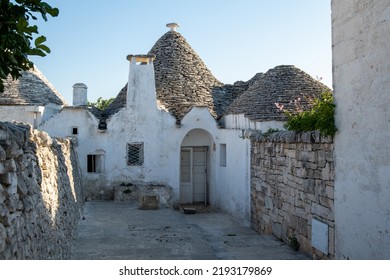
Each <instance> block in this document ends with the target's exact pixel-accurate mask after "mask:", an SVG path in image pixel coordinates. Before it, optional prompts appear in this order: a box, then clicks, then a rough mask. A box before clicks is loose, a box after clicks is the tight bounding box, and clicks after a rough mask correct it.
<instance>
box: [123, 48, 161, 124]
mask: <svg viewBox="0 0 390 280" xmlns="http://www.w3.org/2000/svg"><path fill="white" fill-rule="evenodd" d="M155 58H156V57H155V56H154V55H128V56H127V60H129V61H130V70H129V80H128V85H127V108H130V109H131V110H132V111H135V110H136V112H137V113H138V114H139V115H146V116H147V115H150V114H154V112H155V111H156V108H157V101H156V82H155V78H154V66H153V61H154V59H155Z"/></svg>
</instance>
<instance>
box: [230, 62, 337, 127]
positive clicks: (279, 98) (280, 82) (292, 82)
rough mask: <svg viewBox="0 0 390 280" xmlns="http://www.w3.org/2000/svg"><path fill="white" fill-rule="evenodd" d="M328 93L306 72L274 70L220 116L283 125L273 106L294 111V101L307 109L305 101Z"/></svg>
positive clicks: (284, 68)
mask: <svg viewBox="0 0 390 280" xmlns="http://www.w3.org/2000/svg"><path fill="white" fill-rule="evenodd" d="M325 90H330V89H329V88H328V87H326V86H325V85H324V84H322V83H321V82H319V81H317V80H315V79H313V78H312V77H311V76H310V75H309V74H307V73H306V72H304V71H302V70H300V69H298V68H296V67H295V66H292V65H281V66H276V67H275V68H273V69H270V70H268V71H267V72H266V73H265V74H264V75H262V76H261V77H260V78H259V79H257V80H256V81H255V82H254V83H253V84H252V85H251V86H250V87H249V88H248V89H247V90H246V91H245V92H244V93H242V94H241V95H240V96H239V97H238V98H237V99H236V100H234V101H233V103H232V104H231V105H230V106H229V107H228V108H227V109H226V111H225V113H224V115H228V114H244V115H245V116H246V117H247V118H249V119H251V120H253V121H268V120H277V121H285V120H286V117H285V115H284V114H282V113H281V112H279V111H278V109H277V107H276V105H275V103H279V104H281V105H284V108H286V109H289V110H290V109H294V100H297V99H298V98H301V104H302V106H303V107H304V108H305V107H307V106H308V102H307V97H313V96H317V97H318V96H319V95H320V94H321V93H322V92H323V91H325Z"/></svg>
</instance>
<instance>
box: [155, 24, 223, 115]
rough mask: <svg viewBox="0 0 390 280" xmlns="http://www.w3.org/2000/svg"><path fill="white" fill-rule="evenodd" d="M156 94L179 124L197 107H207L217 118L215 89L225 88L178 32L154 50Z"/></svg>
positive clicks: (159, 41)
mask: <svg viewBox="0 0 390 280" xmlns="http://www.w3.org/2000/svg"><path fill="white" fill-rule="evenodd" d="M149 54H154V55H155V56H156V59H155V61H154V70H155V78H156V94H157V99H158V100H159V101H160V103H161V104H162V105H163V106H164V107H165V108H166V109H167V110H168V111H169V112H170V113H171V114H172V115H173V116H175V117H176V118H177V119H178V120H180V119H182V118H183V117H184V116H185V115H186V114H187V113H188V112H189V111H190V110H191V109H192V108H193V107H207V108H208V109H209V110H210V113H211V114H212V115H213V116H214V117H217V109H216V108H215V107H214V100H213V94H212V93H213V89H214V88H218V87H221V86H223V84H222V83H221V82H220V81H218V80H217V79H216V78H215V77H214V76H213V74H212V73H211V72H210V70H209V69H207V67H206V65H205V64H204V62H203V61H202V59H201V58H200V57H199V56H198V55H197V54H196V52H195V51H194V50H193V49H192V48H191V46H190V45H189V44H188V43H187V41H186V40H185V38H184V37H183V36H182V35H181V34H180V33H178V32H176V31H173V30H171V31H168V32H167V33H165V34H164V35H163V36H162V37H161V38H160V39H159V40H158V41H157V42H156V43H155V44H154V46H153V47H152V49H151V50H150V51H149Z"/></svg>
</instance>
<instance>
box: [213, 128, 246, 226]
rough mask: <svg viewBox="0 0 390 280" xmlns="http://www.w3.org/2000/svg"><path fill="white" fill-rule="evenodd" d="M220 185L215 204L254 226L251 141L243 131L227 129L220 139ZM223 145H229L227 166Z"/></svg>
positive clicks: (220, 134) (218, 171) (218, 181)
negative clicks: (243, 137) (243, 136)
mask: <svg viewBox="0 0 390 280" xmlns="http://www.w3.org/2000/svg"><path fill="white" fill-rule="evenodd" d="M217 138H218V139H217V141H218V145H217V155H216V157H217V164H216V166H217V174H216V177H217V182H216V188H215V189H216V190H215V192H214V193H212V194H213V196H212V198H213V200H212V201H213V202H214V204H215V205H217V206H218V207H219V208H220V209H222V210H223V211H225V212H227V213H229V214H231V215H232V216H233V217H235V218H237V219H239V220H241V221H242V222H243V223H245V224H247V225H249V224H250V141H249V140H248V139H242V138H241V130H231V129H223V130H220V131H219V136H218V137H217ZM220 144H226V166H221V165H220V152H221V150H220Z"/></svg>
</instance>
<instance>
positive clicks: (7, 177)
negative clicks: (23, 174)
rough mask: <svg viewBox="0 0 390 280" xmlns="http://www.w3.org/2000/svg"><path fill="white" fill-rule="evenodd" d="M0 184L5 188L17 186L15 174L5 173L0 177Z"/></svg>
mask: <svg viewBox="0 0 390 280" xmlns="http://www.w3.org/2000/svg"><path fill="white" fill-rule="evenodd" d="M0 183H2V184H3V185H5V186H9V185H17V184H18V178H17V176H16V174H15V173H5V174H1V175H0Z"/></svg>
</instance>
